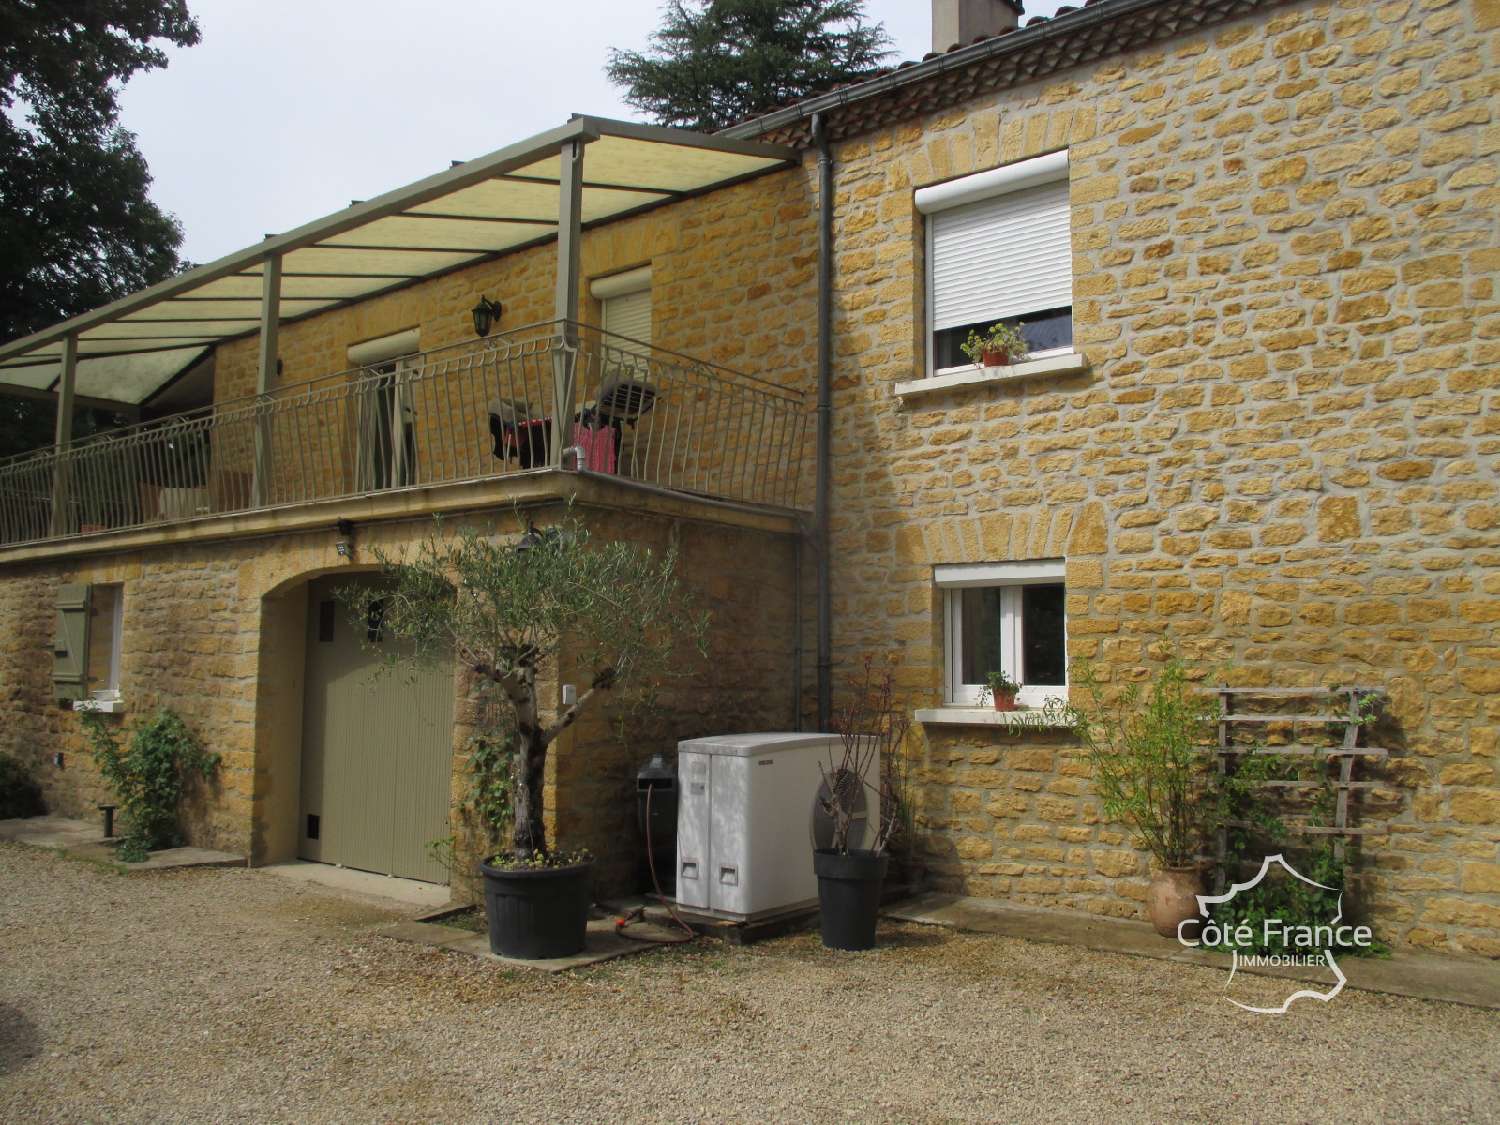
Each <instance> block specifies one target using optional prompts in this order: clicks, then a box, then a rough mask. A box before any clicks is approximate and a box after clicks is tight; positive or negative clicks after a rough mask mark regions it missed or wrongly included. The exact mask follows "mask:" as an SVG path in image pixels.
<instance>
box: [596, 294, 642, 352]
mask: <svg viewBox="0 0 1500 1125" xmlns="http://www.w3.org/2000/svg"><path fill="white" fill-rule="evenodd" d="M604 330H605V331H606V332H613V333H614V334H615V335H617V336H629V337H630V338H631V339H632V340H639V341H640V342H641V343H643V344H649V343H650V342H651V290H650V289H640V290H637V291H636V292H634V293H622V294H620V295H619V296H618V297H606V298H605V299H604Z"/></svg>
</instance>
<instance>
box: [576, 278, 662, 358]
mask: <svg viewBox="0 0 1500 1125" xmlns="http://www.w3.org/2000/svg"><path fill="white" fill-rule="evenodd" d="M589 290H590V292H591V293H592V294H593V296H594V299H595V300H597V301H598V302H599V307H600V326H601V327H602V328H603V329H604V331H606V332H609V333H612V334H614V335H616V336H624V337H626V340H633V341H636V342H639V343H642V344H646V345H650V343H651V267H650V266H642V267H641V268H640V269H634V270H630V271H628V272H626V273H617V274H613V275H611V276H610V277H600V278H596V279H595V280H594V281H593V282H592V283H591V284H590V286H589ZM609 343H610V344H611V345H612V346H615V347H620V348H623V349H625V350H626V351H634V350H636V349H632V348H631V347H630V345H629V343H627V342H626V341H625V340H611V341H609Z"/></svg>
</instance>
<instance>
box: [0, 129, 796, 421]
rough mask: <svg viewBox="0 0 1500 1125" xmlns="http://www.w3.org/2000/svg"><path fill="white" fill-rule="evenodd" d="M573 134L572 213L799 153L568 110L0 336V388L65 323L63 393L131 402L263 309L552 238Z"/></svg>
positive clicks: (388, 282) (313, 309)
mask: <svg viewBox="0 0 1500 1125" xmlns="http://www.w3.org/2000/svg"><path fill="white" fill-rule="evenodd" d="M575 145H583V146H586V147H585V149H584V152H585V154H586V158H585V159H584V161H583V162H582V169H583V173H582V187H581V196H580V198H579V202H578V211H577V218H578V221H579V223H580V224H581V225H582V226H584V227H586V226H589V225H593V224H597V223H602V222H606V221H609V220H613V219H619V218H622V217H624V216H626V215H630V214H632V213H634V212H637V211H641V210H644V209H647V208H651V207H656V206H659V205H661V204H663V203H669V202H672V201H674V200H678V199H682V198H685V197H687V196H691V195H695V194H698V193H701V192H705V191H709V190H712V189H714V188H718V187H723V186H725V185H727V184H730V183H734V182H736V181H739V180H742V179H746V178H749V177H752V176H757V175H761V174H763V173H766V172H770V171H774V170H777V169H780V168H785V167H788V166H790V165H792V164H794V163H796V161H797V160H798V154H797V151H796V150H795V149H791V148H785V147H782V146H778V145H770V144H764V143H761V142H757V141H745V140H731V139H728V138H724V137H718V136H705V135H703V134H698V133H691V132H686V131H683V130H677V129H664V128H658V127H655V126H649V125H635V124H631V123H628V122H622V121H609V120H604V119H600V118H593V117H575V118H574V119H573V120H571V121H569V122H568V123H567V124H566V125H563V126H560V127H559V128H556V129H552V130H549V131H547V132H545V133H539V134H538V135H536V136H535V137H532V138H530V139H529V140H526V141H522V142H520V143H518V144H514V145H510V146H509V147H507V148H503V149H500V150H499V151H498V152H493V153H491V154H489V155H488V156H482V157H479V158H477V159H475V160H469V161H466V162H464V163H462V164H457V165H455V166H454V167H453V168H451V169H449V170H448V171H446V172H441V173H439V174H438V175H435V176H429V177H428V178H427V179H424V180H419V181H418V182H416V183H414V184H410V185H408V186H407V187H403V188H398V189H397V190H395V191H392V192H388V193H386V194H385V195H382V196H380V197H379V198H377V199H372V200H369V201H367V202H363V203H358V204H355V205H353V206H350V207H348V208H346V209H345V210H343V211H339V212H336V213H335V214H332V215H329V216H327V217H325V218H322V219H319V220H317V221H315V222H312V223H308V224H307V225H305V226H302V227H298V228H297V229H296V230H293V231H290V232H288V233H286V234H280V235H273V236H270V237H268V238H266V239H265V240H264V241H263V242H261V243H258V244H257V245H255V246H251V247H248V248H246V249H244V250H241V251H238V252H236V253H234V254H230V255H228V256H227V257H224V258H221V259H219V260H218V261H217V262H212V263H210V264H208V265H204V266H199V267H198V268H197V269H194V270H191V271H189V272H187V273H184V274H182V275H180V276H178V277H174V278H171V279H169V280H167V281H164V282H161V283H160V284H158V285H154V286H152V287H151V288H149V289H145V290H142V291H141V292H139V293H135V294H132V295H130V296H128V297H124V298H122V299H120V300H118V301H115V302H113V303H112V304H109V305H106V306H104V307H103V308H100V309H96V310H94V311H93V312H88V313H84V314H82V315H80V316H76V317H73V318H72V319H70V320H66V321H63V322H62V323H61V324H57V325H54V326H52V327H51V328H47V329H45V330H43V331H41V332H37V333H34V334H33V335H31V336H27V337H25V338H24V339H20V340H16V341H13V342H11V343H7V344H4V345H0V393H4V391H5V390H6V388H7V387H9V388H13V389H16V390H19V391H24V392H29V393H32V394H35V393H37V392H54V391H57V390H58V389H59V384H60V381H61V378H62V374H63V369H64V364H65V358H64V357H65V354H66V344H67V341H68V339H69V337H72V338H73V339H74V340H76V347H77V352H76V355H77V365H76V372H75V381H74V386H73V387H72V388H71V390H72V393H73V394H76V395H77V396H78V397H79V398H86V399H93V400H100V401H107V402H113V403H119V404H121V405H124V406H138V405H140V404H141V403H144V402H147V401H148V400H150V398H151V397H152V395H154V394H156V393H157V392H158V391H160V390H161V389H162V388H163V387H165V386H166V385H167V384H169V383H170V382H171V381H172V380H173V379H174V378H175V377H176V376H178V375H179V374H181V373H182V372H183V371H186V370H187V369H188V368H189V367H191V366H192V365H193V364H194V363H196V362H197V361H198V360H199V359H201V358H202V357H203V355H204V354H205V352H206V350H207V349H208V348H209V347H211V346H213V345H214V344H218V343H221V342H223V341H225V340H230V339H233V338H235V337H239V336H245V335H251V334H254V333H256V332H258V331H260V330H261V328H262V326H263V324H265V322H266V321H267V320H269V321H270V322H271V324H272V325H274V323H275V322H276V321H278V320H280V321H285V320H292V319H296V318H298V317H303V316H307V315H310V314H312V313H317V312H321V311H324V310H326V309H330V308H333V307H335V306H337V305H340V304H344V303H347V302H350V301H356V300H360V299H362V298H365V297H370V296H372V295H374V294H377V293H380V292H383V291H385V290H389V289H395V288H399V287H401V286H403V285H408V284H410V283H412V282H414V281H418V280H420V279H422V278H427V277H432V276H434V275H437V274H441V273H445V272H447V271H449V270H453V269H456V268H459V267H462V266H467V265H472V264H473V263H475V262H479V261H483V260H485V259H487V258H492V257H495V256H497V255H499V254H504V253H506V252H509V251H513V250H516V249H519V248H521V247H524V246H528V245H531V244H534V243H537V242H541V241H545V240H548V239H551V238H554V237H556V236H557V234H558V231H559V223H560V222H565V221H566V217H565V216H562V214H561V212H562V210H563V207H562V205H561V202H560V191H559V187H560V184H561V176H562V171H563V165H564V163H565V160H564V157H563V156H562V155H561V154H563V153H564V150H565V149H571V148H572V147H573V146H575ZM278 265H279V271H278V269H277V266H278ZM278 273H279V278H278ZM268 274H269V276H268ZM278 288H279V299H278V298H277V296H276V294H277V290H278ZM268 304H269V305H273V306H274V308H268V307H267V306H268ZM271 330H272V331H274V327H273V328H272V329H271Z"/></svg>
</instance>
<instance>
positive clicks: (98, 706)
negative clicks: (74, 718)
mask: <svg viewBox="0 0 1500 1125" xmlns="http://www.w3.org/2000/svg"><path fill="white" fill-rule="evenodd" d="M73 710H75V711H91V712H94V713H95V714H99V715H119V714H123V713H124V711H125V701H124V700H123V699H75V700H73Z"/></svg>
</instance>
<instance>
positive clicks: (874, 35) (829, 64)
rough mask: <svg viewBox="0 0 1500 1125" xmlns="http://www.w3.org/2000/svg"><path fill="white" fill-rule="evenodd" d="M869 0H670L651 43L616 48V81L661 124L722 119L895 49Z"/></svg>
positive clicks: (858, 72)
mask: <svg viewBox="0 0 1500 1125" xmlns="http://www.w3.org/2000/svg"><path fill="white" fill-rule="evenodd" d="M864 7H865V6H864V0H670V2H669V3H668V4H667V6H666V10H665V13H664V19H663V22H662V25H661V27H660V29H658V30H657V31H656V32H655V33H653V34H652V36H651V47H650V49H649V50H648V51H645V52H641V51H611V52H610V62H609V66H608V68H607V73H608V74H609V78H610V81H612V82H614V83H615V84H616V85H617V86H623V87H624V88H625V90H626V95H625V100H626V101H627V102H629V103H630V104H631V105H633V106H635V107H636V108H637V109H639V110H642V111H643V112H645V113H647V114H649V115H650V117H651V118H652V120H654V121H656V122H657V123H658V124H661V125H676V126H682V127H685V128H689V129H697V130H700V131H703V132H711V131H713V130H715V129H722V128H724V127H725V126H727V125H731V124H733V123H734V122H736V121H740V120H743V119H744V118H747V117H751V116H753V115H755V114H756V113H758V112H764V111H765V110H768V109H771V108H773V107H775V106H778V105H781V104H783V103H786V102H790V101H795V100H797V99H799V98H804V97H806V96H807V95H809V94H811V93H813V92H815V91H818V90H824V89H827V88H829V87H830V86H835V85H837V84H839V83H841V82H848V81H850V80H852V79H857V78H859V77H861V76H862V75H864V74H867V73H868V72H869V71H870V70H872V69H873V68H875V67H876V66H878V65H879V64H880V62H881V60H882V59H884V58H885V57H886V56H887V55H889V54H890V51H889V49H888V48H889V46H890V42H891V40H890V37H889V36H888V35H886V33H885V28H884V26H883V25H881V24H878V23H876V24H869V23H866V22H865V11H864Z"/></svg>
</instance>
